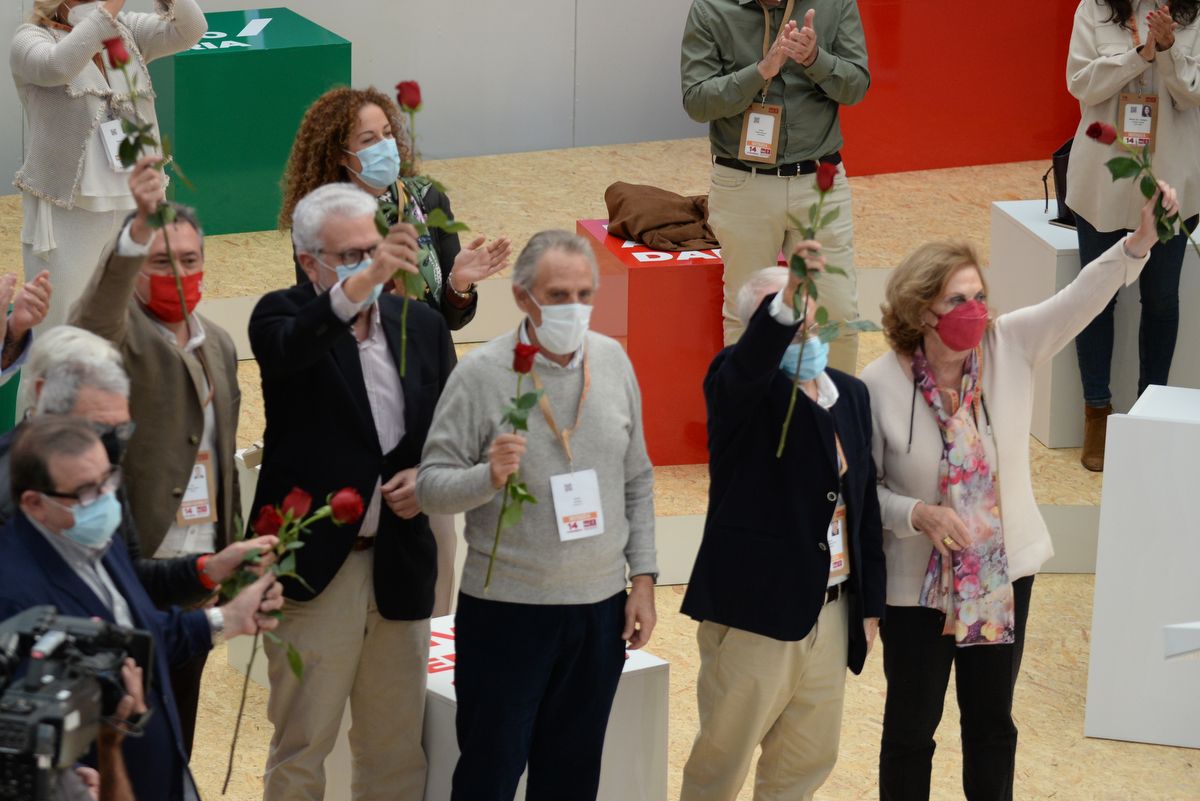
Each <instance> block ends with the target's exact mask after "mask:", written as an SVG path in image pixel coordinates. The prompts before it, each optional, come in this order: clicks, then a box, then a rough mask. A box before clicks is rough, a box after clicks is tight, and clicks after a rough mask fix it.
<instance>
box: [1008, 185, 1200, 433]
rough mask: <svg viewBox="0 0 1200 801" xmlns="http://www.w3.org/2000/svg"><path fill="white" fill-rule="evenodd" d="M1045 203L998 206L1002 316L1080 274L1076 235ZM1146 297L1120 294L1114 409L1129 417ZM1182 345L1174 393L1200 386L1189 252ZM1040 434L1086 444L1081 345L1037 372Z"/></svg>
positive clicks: (1199, 268)
mask: <svg viewBox="0 0 1200 801" xmlns="http://www.w3.org/2000/svg"><path fill="white" fill-rule="evenodd" d="M1043 208H1044V205H1043V202H1042V201H1040V200H1012V201H1002V202H998V203H993V204H992V237H991V241H992V244H991V269H990V270H988V272H987V276H988V284H989V288H990V290H991V296H990V302H991V305H992V306H993V307H994V308H995V309H996V310H997V311H999V312H1007V311H1012V310H1014V309H1019V308H1021V307H1023V306H1030V305H1032V304H1034V303H1037V302H1039V301H1042V300H1045V299H1046V298H1048V297H1050V296H1051V295H1053V294H1054V293H1055V292H1057V291H1058V290H1060V289H1062V288H1063V287H1065V286H1066V285H1067V284H1069V283H1071V281H1073V280H1074V279H1075V276H1077V275H1079V269H1080V266H1079V241H1078V239H1077V238H1076V234H1075V231H1074V230H1072V229H1070V228H1062V227H1059V226H1056V225H1051V224H1050V218H1051V215H1049V214H1047V213H1045V212H1044V211H1043V210H1042V209H1043ZM1139 298H1140V290H1139V287H1138V284H1137V283H1136V282H1135V283H1134V284H1133V285H1132V286H1128V287H1125V288H1124V289H1122V290H1121V291H1120V292H1119V293H1118V294H1117V310H1116V320H1115V324H1116V336H1115V338H1114V342H1113V359H1112V380H1111V383H1110V387H1111V389H1112V394H1113V408H1114V409H1116V410H1117V411H1125V410H1127V409H1129V407H1130V406H1132V405H1133V402H1134V401H1135V400H1136V399H1137V382H1138V369H1139V364H1138V321H1139V320H1140V319H1141V303H1140V300H1139ZM1179 316H1180V320H1179V339H1178V345H1177V346H1176V349H1175V359H1174V362H1173V363H1172V365H1171V377H1170V383H1171V385H1172V386H1183V387H1200V349H1198V348H1195V347H1191V346H1190V345H1191V343H1195V342H1200V258H1197V256H1196V254H1195V252H1194V251H1193V250H1192V249H1191V248H1190V247H1189V248H1188V250H1187V255H1186V256H1185V257H1184V261H1183V275H1182V278H1181V279H1180V282H1179ZM1031 430H1032V432H1033V435H1034V436H1035V437H1037V438H1038V441H1039V442H1041V443H1042V444H1043V445H1045V446H1046V447H1048V448H1077V447H1079V446H1081V445H1082V444H1083V388H1082V385H1081V384H1080V379H1079V363H1078V361H1077V360H1076V356H1075V345H1074V343H1071V344H1068V345H1067V347H1065V348H1063V349H1062V351H1060V352H1059V354H1058V355H1057V356H1055V357H1054V358H1053V359H1052V360H1051V361H1050V362H1048V363H1047V364H1044V365H1042V366H1041V367H1040V368H1039V369H1038V372H1037V376H1036V380H1035V383H1034V396H1033V426H1032V429H1031Z"/></svg>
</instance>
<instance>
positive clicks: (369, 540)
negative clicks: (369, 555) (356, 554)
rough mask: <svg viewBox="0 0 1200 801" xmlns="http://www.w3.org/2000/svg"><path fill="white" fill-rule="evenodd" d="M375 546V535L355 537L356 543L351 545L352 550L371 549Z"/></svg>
mask: <svg viewBox="0 0 1200 801" xmlns="http://www.w3.org/2000/svg"><path fill="white" fill-rule="evenodd" d="M374 547H375V538H374V537H355V538H354V545H353V546H351V550H355V551H369V550H370V549H372V548H374Z"/></svg>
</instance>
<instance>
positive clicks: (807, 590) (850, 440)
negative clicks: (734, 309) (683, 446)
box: [683, 299, 886, 673]
mask: <svg viewBox="0 0 1200 801" xmlns="http://www.w3.org/2000/svg"><path fill="white" fill-rule="evenodd" d="M769 303H770V300H769V299H768V300H765V301H763V304H762V306H760V307H759V309H758V311H757V313H756V314H755V315H754V317H753V319H752V320H751V321H750V324H749V325H748V326H747V328H746V332H745V333H744V334H743V335H742V338H741V339H740V340H739V341H738V342H737V344H735V345H732V346H731V347H728V348H725V349H724V350H722V351H721V352H720V353H718V354H717V356H716V358H715V359H713V363H712V365H711V366H710V367H709V370H708V375H707V376H706V377H705V379H704V396H705V400H706V402H707V406H708V451H709V474H710V485H709V498H708V516H707V519H706V520H705V524H704V538H703V540H702V541H701V544H700V552H699V554H698V555H697V557H696V564H695V567H694V568H693V569H692V578H691V581H690V582H689V583H688V589H687V594H686V595H685V596H684V600H683V611H684V613H685V614H687V615H690V616H691V617H693V618H695V619H697V620H711V621H713V622H714V623H720V624H722V625H726V626H732V627H734V628H739V629H744V630H746V631H751V632H754V633H756V634H761V635H763V636H766V637H772V638H774V639H777V640H801V639H803V638H804V637H805V636H806V635H807V634H808V632H809V631H810V630H811V629H812V627H813V625H814V624H815V623H816V620H817V616H818V615H819V614H820V612H821V606H822V604H823V603H824V597H825V588H826V584H827V583H828V578H829V550H828V546H827V545H826V533H827V531H828V528H829V522H830V520H831V519H832V517H833V512H834V508H835V506H836V499H837V494H838V492H839V490H840V491H841V493H842V494H843V496H844V498H845V501H846V522H847V535H848V539H849V542H848V548H849V554H850V577H849V579H848V581H847V582H846V584H845V585H843V586H844V587H845V588H847V589H848V590H849V598H850V603H851V604H852V606H851V614H850V620H851V622H850V649H849V657H848V660H847V661H848V664H849V667H850V668H851V670H853V671H854V672H855V673H857V672H859V671H860V670H862V665H863V661H864V660H865V658H866V637H865V635H864V633H863V627H862V622H861V621H862V620H863V618H867V617H882V616H883V607H884V597H885V592H886V591H885V581H884V560H883V534H882V527H881V524H880V517H879V500H878V498H877V496H876V494H875V465H874V462H873V461H872V459H871V405H870V399H869V396H868V395H867V388H866V386H865V385H864V384H863V383H862V382H861V381H859V380H858V379H857V378H854V377H853V376H850V375H846V374H845V373H841V372H839V371H837V370H828V371H827V373H828V375H829V377H830V378H831V379H832V380H833V383H834V384H835V385H836V386H837V389H838V393H839V397H838V401H837V403H835V404H834V405H833V407H832V408H830V409H829V410H828V411H826V410H825V409H822V408H821V407H820V406H819V405H818V404H817V403H815V402H813V401H812V400H810V399H809V398H808V396H807V395H805V394H804V393H803V392H801V393H800V395H799V397H798V398H797V402H796V408H795V412H794V414H793V417H792V422H791V427H790V429H789V431H788V439H787V445H786V448H785V449H784V452H783V456H782V458H779V459H777V458H776V457H775V452H776V448H777V446H778V443H779V436H780V430H781V428H782V426H783V420H784V417H785V415H786V412H787V407H788V401H789V398H790V396H791V392H792V382H791V380H790V379H789V378H788V377H787V375H785V374H784V373H783V372H782V371H781V370H780V369H779V361H780V359H781V358H782V357H783V353H784V351H785V350H786V348H787V346H788V344H789V343H790V342H791V341H792V337H793V336H794V335H795V332H796V327H795V326H784V325H780V324H779V323H777V322H776V321H775V320H774V319H772V318H771V315H770V313H769V312H768V310H767V306H768V305H769ZM834 432H836V433H837V435H838V437H840V439H841V441H842V449H843V451H844V453H845V456H846V462H847V465H848V467H849V470H848V472H847V473H846V475H845V477H844V478H842V479H839V477H838V471H837V452H836V445H835V442H834Z"/></svg>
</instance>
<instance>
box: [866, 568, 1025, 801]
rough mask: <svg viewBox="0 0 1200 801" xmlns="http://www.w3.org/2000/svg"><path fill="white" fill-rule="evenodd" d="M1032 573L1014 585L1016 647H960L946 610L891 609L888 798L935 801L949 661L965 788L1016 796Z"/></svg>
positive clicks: (1006, 799)
mask: <svg viewBox="0 0 1200 801" xmlns="http://www.w3.org/2000/svg"><path fill="white" fill-rule="evenodd" d="M1032 590H1033V576H1027V577H1025V578H1022V579H1017V580H1016V581H1014V582H1013V596H1014V612H1015V615H1016V621H1015V622H1016V627H1015V636H1016V641H1015V642H1014V643H1013V644H1012V645H974V646H971V647H968V648H957V647H955V645H954V637H951V636H944V635H943V634H942V625H943V623H944V620H945V615H943V614H942V613H941V612H938V611H937V610H934V609H927V608H925V607H920V606H888V607H887V614H886V617H884V621H885V622H884V624H883V626H882V628H881V629H880V632H879V633H880V637H881V638H882V640H883V672H884V675H885V676H886V677H887V702H886V703H885V705H884V712H883V743H882V744H881V746H880V749H879V797H880V799H881V800H882V801H928V798H929V776H930V771H931V769H932V765H933V752H934V749H935V748H936V747H937V743H935V742H934V739H933V735H934V733H935V732H936V731H937V727H938V723H939V722H941V719H942V705H943V703H944V702H945V698H946V686H947V685H948V684H949V682H950V666H951V665H954V675H955V686H956V690H957V693H958V709H959V716H960V719H961V729H962V751H963V775H962V783H963V793H964V794H965V795H966V798H967V801H1012V797H1013V771H1014V769H1015V768H1016V755H1017V727H1016V725H1014V724H1013V719H1012V701H1013V690H1014V689H1015V688H1016V685H1017V674H1018V672H1020V669H1021V655H1022V653H1023V652H1024V649H1025V621H1026V619H1027V618H1028V617H1029V596H1030V592H1031V591H1032Z"/></svg>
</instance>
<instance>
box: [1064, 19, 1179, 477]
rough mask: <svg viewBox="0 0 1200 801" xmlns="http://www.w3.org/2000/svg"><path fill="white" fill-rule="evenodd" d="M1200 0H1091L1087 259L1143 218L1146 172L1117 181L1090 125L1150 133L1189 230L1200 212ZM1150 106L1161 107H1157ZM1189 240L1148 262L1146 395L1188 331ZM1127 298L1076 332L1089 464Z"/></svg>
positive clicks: (1075, 77) (1098, 456)
mask: <svg viewBox="0 0 1200 801" xmlns="http://www.w3.org/2000/svg"><path fill="white" fill-rule="evenodd" d="M1198 10H1200V0H1171V3H1170V6H1169V7H1168V6H1167V5H1160V4H1159V3H1158V2H1156V0H1082V2H1080V4H1079V8H1078V9H1077V10H1076V12H1075V25H1074V28H1073V29H1072V31H1071V47H1070V51H1069V53H1068V56H1067V89H1068V90H1069V91H1070V92H1071V94H1072V95H1074V96H1075V98H1076V99H1078V100H1079V108H1080V120H1079V128H1078V130H1077V131H1076V133H1075V142H1074V145H1073V146H1072V148H1071V161H1070V166H1069V168H1068V171H1067V205H1069V206H1070V207H1071V210H1072V211H1074V212H1075V229H1076V232H1077V233H1078V235H1079V262H1080V264H1087V263H1088V262H1091V261H1092V260H1094V259H1095V258H1096V257H1097V256H1099V255H1100V254H1101V253H1103V252H1104V251H1106V250H1108V249H1109V248H1110V247H1112V245H1113V243H1114V242H1117V241H1119V240H1120V239H1121V238H1122V237H1124V236H1125V234H1126V232H1127V231H1129V230H1130V229H1131V228H1133V227H1134V226H1136V225H1137V222H1138V208H1139V207H1140V206H1141V203H1142V194H1141V192H1140V191H1138V182H1137V181H1111V180H1109V175H1108V171H1107V170H1105V169H1104V168H1103V164H1104V162H1105V161H1107V160H1108V159H1110V158H1112V157H1113V155H1114V153H1113V152H1112V149H1111V148H1107V147H1100V146H1098V145H1097V144H1096V143H1095V142H1094V141H1092V140H1091V139H1089V138H1088V137H1086V136H1084V132H1085V131H1086V130H1087V128H1088V126H1089V125H1092V124H1094V123H1097V122H1102V123H1107V124H1109V125H1112V126H1114V127H1116V129H1117V130H1118V131H1128V132H1131V133H1132V134H1133V136H1132V138H1131V140H1128V141H1130V142H1131V144H1137V145H1138V146H1141V145H1142V144H1144V143H1146V141H1147V140H1148V139H1151V138H1152V139H1153V141H1152V142H1150V151H1151V152H1152V153H1153V159H1154V174H1155V175H1156V176H1157V177H1159V178H1161V179H1162V180H1164V181H1167V182H1168V183H1170V184H1171V185H1172V186H1175V187H1177V188H1178V189H1179V205H1180V209H1179V210H1180V213H1181V215H1182V216H1183V217H1184V218H1185V219H1186V221H1187V226H1188V229H1189V230H1194V229H1195V227H1196V222H1197V220H1198V219H1200V216H1198V215H1197V212H1200V150H1198V149H1197V143H1200V19H1197V11H1198ZM1147 110H1149V111H1150V116H1148V117H1147V116H1145V112H1146V111H1147ZM1186 247H1187V239H1186V237H1185V236H1184V235H1183V234H1179V235H1176V236H1174V237H1172V238H1171V239H1170V240H1168V241H1166V242H1162V243H1159V244H1157V245H1155V246H1154V249H1153V250H1152V251H1150V261H1149V262H1148V263H1147V264H1146V269H1144V270H1143V271H1142V278H1141V281H1139V282H1138V291H1139V292H1140V294H1141V301H1142V303H1141V322H1140V323H1139V329H1140V330H1139V333H1138V361H1139V362H1140V366H1139V367H1140V369H1139V371H1138V387H1137V390H1138V394H1139V395H1140V394H1141V393H1142V391H1143V390H1144V389H1145V388H1146V387H1147V386H1149V385H1150V384H1166V383H1167V381H1168V379H1169V377H1170V372H1171V360H1172V358H1173V357H1174V355H1175V340H1176V337H1177V336H1178V333H1179V276H1180V272H1181V270H1182V267H1183V257H1184V252H1185V250H1186ZM1115 305H1116V298H1115V297H1113V298H1111V299H1110V302H1109V304H1108V305H1107V306H1105V307H1104V309H1103V310H1102V311H1101V312H1100V313H1099V314H1098V315H1096V319H1095V320H1093V321H1092V322H1091V323H1090V324H1089V325H1088V327H1087V328H1085V329H1084V330H1083V332H1082V333H1080V334H1079V336H1078V337H1076V338H1075V351H1076V356H1077V357H1078V359H1079V375H1080V378H1081V379H1082V382H1083V405H1084V409H1083V419H1084V434H1083V454H1082V456H1081V457H1080V461H1081V462H1082V463H1083V466H1084V467H1086V468H1087V469H1088V470H1093V471H1101V470H1103V469H1104V434H1105V431H1106V428H1107V423H1108V419H1107V418H1108V415H1109V414H1111V413H1112V391H1111V390H1110V388H1109V379H1110V376H1111V368H1112V356H1113V308H1114V306H1115Z"/></svg>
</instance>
